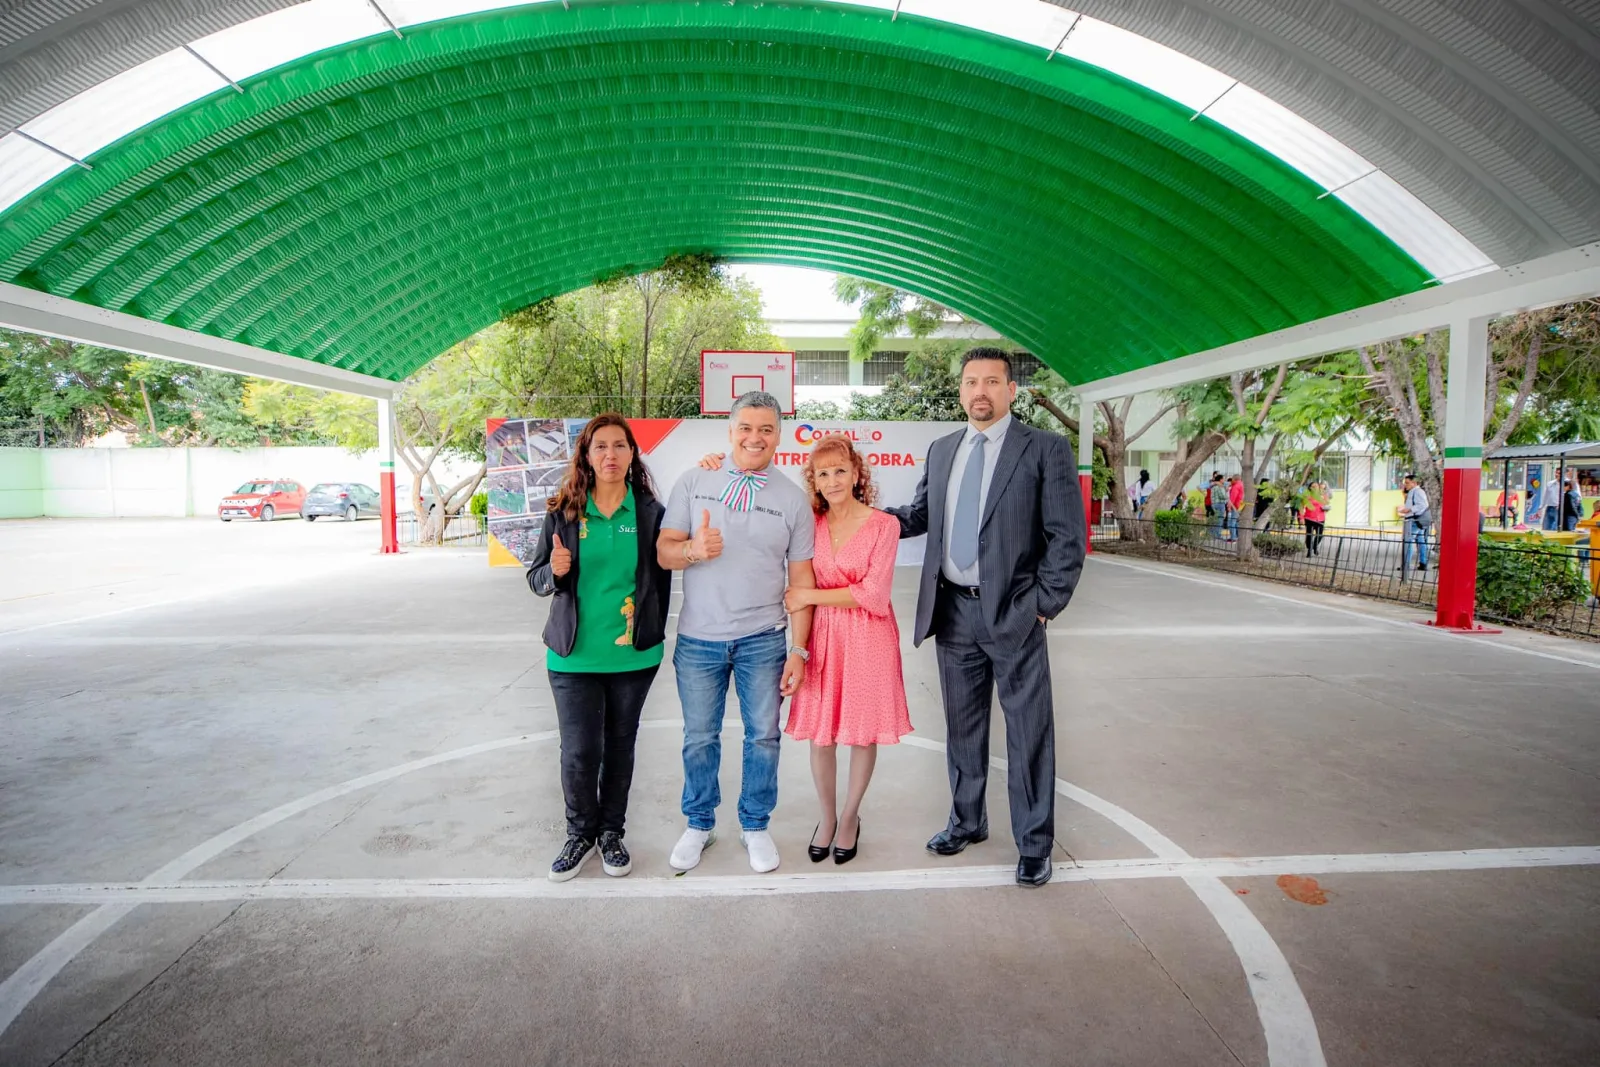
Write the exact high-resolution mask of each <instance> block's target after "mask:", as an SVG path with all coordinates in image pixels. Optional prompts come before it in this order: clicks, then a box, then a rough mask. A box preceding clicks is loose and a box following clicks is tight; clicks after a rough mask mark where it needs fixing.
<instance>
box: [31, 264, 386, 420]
mask: <svg viewBox="0 0 1600 1067" xmlns="http://www.w3.org/2000/svg"><path fill="white" fill-rule="evenodd" d="M0 325H4V326H8V327H10V328H12V329H16V330H24V331H27V332H28V333H38V334H44V335H45V336H47V337H59V338H62V339H63V340H67V341H77V342H78V343H80V344H87V345H99V346H101V347H103V348H113V349H117V350H119V351H122V352H132V353H133V354H134V355H139V356H153V357H155V358H157V359H170V360H175V361H176V362H179V363H189V364H192V365H194V366H196V367H211V368H213V369H215V370H225V371H232V372H233V373H235V374H248V375H252V376H254V377H257V378H271V379H274V380H275V381H280V382H290V383H293V384H295V385H309V386H312V387H313V388H316V389H332V390H335V391H337V392H341V393H354V394H355V395H357V396H370V397H376V398H378V399H388V398H389V397H390V396H392V395H393V394H394V391H395V389H396V388H398V384H397V383H395V382H391V381H387V380H385V379H383V378H375V377H373V376H372V375H370V374H358V373H356V372H354V371H347V370H341V369H339V368H338V367H328V366H324V365H323V364H321V363H314V362H312V361H311V360H308V359H298V358H296V357H294V356H286V355H283V354H282V353H281V352H270V351H268V350H267V349H265V348H256V347H254V346H252V345H246V344H240V343H239V342H237V341H228V340H224V339H223V338H220V337H211V336H209V335H207V334H203V333H196V332H195V331H193V330H185V329H181V328H180V327H177V326H169V325H167V324H166V323H164V322H151V321H150V320H148V319H141V318H139V317H138V316H136V315H127V314H124V313H123V312H120V311H107V310H106V309H104V308H97V307H95V306H94V305H92V304H84V303H80V302H79V301H76V300H67V299H65V298H63V297H59V296H51V295H50V294H49V293H41V292H39V291H38V290H36V289H26V288H23V287H22V286H20V285H12V284H11V283H9V282H0Z"/></svg>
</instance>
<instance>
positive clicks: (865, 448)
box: [772, 422, 917, 467]
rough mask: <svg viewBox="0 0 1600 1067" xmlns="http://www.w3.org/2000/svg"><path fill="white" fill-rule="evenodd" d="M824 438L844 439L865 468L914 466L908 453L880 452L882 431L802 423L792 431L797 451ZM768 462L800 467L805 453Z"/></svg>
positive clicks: (782, 455) (779, 455)
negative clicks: (863, 461)
mask: <svg viewBox="0 0 1600 1067" xmlns="http://www.w3.org/2000/svg"><path fill="white" fill-rule="evenodd" d="M825 437H843V438H845V439H846V440H848V441H849V442H850V443H851V444H853V445H855V446H856V448H857V450H858V451H860V453H861V454H862V456H864V457H865V458H866V461H867V465H868V466H869V467H915V466H916V465H917V461H916V457H914V456H913V455H912V454H911V453H910V452H901V451H893V452H888V451H881V450H882V449H884V448H885V447H886V446H885V445H884V444H883V431H882V430H869V429H866V428H864V427H859V426H813V425H812V424H811V423H809V422H802V423H801V424H800V425H798V426H796V427H795V428H794V440H795V443H796V444H797V445H799V446H800V447H801V448H811V447H813V446H814V445H816V443H817V442H818V441H821V440H822V439H823V438H825ZM875 449H876V450H877V451H875ZM772 461H773V462H774V463H776V464H777V465H778V466H780V467H802V466H804V465H805V462H806V454H805V453H804V452H779V453H777V454H775V455H774V456H773V457H772Z"/></svg>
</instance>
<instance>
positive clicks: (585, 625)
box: [528, 412, 672, 882]
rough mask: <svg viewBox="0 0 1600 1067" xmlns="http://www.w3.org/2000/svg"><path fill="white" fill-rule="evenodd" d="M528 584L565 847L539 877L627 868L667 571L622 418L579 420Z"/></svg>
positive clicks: (643, 474)
mask: <svg viewBox="0 0 1600 1067" xmlns="http://www.w3.org/2000/svg"><path fill="white" fill-rule="evenodd" d="M546 508H547V511H546V514H545V519H544V524H543V526H542V527H541V528H540V530H539V540H538V543H537V545H536V546H535V548H534V552H533V558H532V560H531V561H530V564H529V567H528V585H529V587H530V588H532V590H533V591H534V593H536V594H538V595H539V596H551V597H554V600H553V601H552V602H551V604H550V615H549V618H548V619H547V620H546V621H545V627H544V643H545V646H546V651H545V668H546V669H547V670H548V671H549V675H550V693H551V695H552V696H553V697H554V698H555V704H556V719H557V722H558V723H559V725H560V731H561V792H562V794H563V795H564V796H565V797H566V806H567V843H566V844H565V845H563V846H562V848H561V854H560V855H559V856H557V857H556V860H555V862H554V863H552V864H551V865H550V880H551V881H553V882H565V881H567V880H569V879H571V878H575V877H577V875H578V872H579V871H581V870H582V869H583V866H584V864H586V863H587V862H589V860H590V859H591V858H592V857H593V856H594V854H595V852H596V851H598V852H599V853H600V860H601V863H602V865H603V868H604V870H605V872H606V873H607V874H609V875H611V876H612V877H614V878H619V877H621V876H623V875H625V874H627V873H628V872H629V871H630V870H632V869H633V860H632V858H631V857H630V856H629V855H628V850H627V848H626V846H624V845H623V843H622V838H623V834H624V833H625V832H626V830H627V826H626V821H627V816H628V792H629V789H630V788H631V786H632V784H633V750H634V741H635V739H636V738H637V737H638V733H639V715H640V712H641V711H643V709H644V700H645V696H646V695H647V694H648V693H649V692H650V683H651V682H653V681H655V677H656V671H657V670H658V669H659V668H660V666H661V656H662V646H663V643H664V642H665V640H666V632H667V599H668V597H669V596H670V595H671V593H672V576H671V575H670V574H668V573H667V571H666V569H665V568H663V567H661V566H660V565H659V564H658V563H657V562H656V551H655V545H656V536H657V534H658V533H659V531H660V529H661V517H662V507H661V505H660V503H658V502H657V500H656V496H655V490H654V487H653V486H652V485H651V482H650V475H649V473H648V472H647V471H646V470H645V468H644V461H643V459H642V458H641V457H640V453H639V447H638V444H637V443H636V442H635V440H634V437H633V430H632V428H630V427H629V426H628V421H627V420H626V419H624V418H623V417H622V416H621V415H618V414H616V413H615V412H607V413H606V414H604V415H597V416H595V417H594V418H592V419H590V420H589V422H588V423H587V424H586V425H585V426H584V428H583V432H581V433H580V434H579V435H578V440H577V442H576V443H575V444H574V445H573V449H572V461H571V463H570V464H568V467H567V474H566V477H565V478H564V479H562V482H561V485H560V487H559V488H558V489H557V490H556V492H555V494H554V495H552V496H551V497H550V498H549V500H548V502H547V504H546Z"/></svg>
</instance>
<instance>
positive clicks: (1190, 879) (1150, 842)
mask: <svg viewBox="0 0 1600 1067" xmlns="http://www.w3.org/2000/svg"><path fill="white" fill-rule="evenodd" d="M900 740H901V743H902V744H908V745H911V746H913V747H916V748H926V749H931V750H933V751H937V752H943V751H944V750H945V746H944V744H943V743H942V742H939V741H930V740H928V739H927V738H925V737H915V736H910V737H903V738H901V739H900ZM989 762H990V764H991V765H992V766H994V767H997V768H999V769H1000V770H1002V771H1004V770H1005V769H1006V761H1005V760H1004V759H1001V758H999V757H994V758H991V759H990V760H989ZM1056 792H1057V793H1059V794H1060V795H1061V796H1064V797H1066V798H1067V799H1068V800H1072V801H1075V802H1076V803H1078V804H1081V805H1083V806H1084V807H1086V808H1088V809H1089V810H1090V811H1093V812H1096V813H1097V814H1099V815H1100V816H1101V817H1103V818H1105V819H1107V820H1109V821H1110V822H1111V823H1113V824H1114V825H1116V826H1117V827H1118V828H1119V829H1121V830H1122V831H1123V832H1124V833H1126V834H1128V835H1129V836H1131V837H1133V838H1134V839H1135V840H1136V841H1138V842H1139V843H1140V844H1141V845H1143V846H1144V847H1145V848H1147V849H1149V850H1150V851H1151V852H1153V853H1155V855H1156V856H1157V858H1159V859H1164V860H1191V859H1193V858H1194V857H1193V856H1191V855H1189V853H1188V852H1186V851H1184V849H1183V848H1182V847H1181V846H1180V845H1179V844H1178V843H1177V842H1176V841H1173V840H1172V839H1171V838H1170V837H1168V836H1167V835H1166V834H1163V833H1162V832H1161V831H1160V830H1157V829H1156V828H1155V827H1154V826H1151V825H1150V824H1149V823H1147V822H1145V821H1144V820H1143V819H1141V818H1139V817H1138V816H1137V815H1135V814H1133V813H1132V812H1131V811H1128V810H1127V809H1125V808H1122V807H1119V806H1117V805H1116V804H1113V803H1111V802H1110V801H1109V800H1106V799H1104V798H1103V797H1099V796H1096V795H1095V794H1094V793H1091V792H1089V791H1088V790H1086V789H1080V788H1078V787H1077V786H1075V785H1073V784H1072V783H1071V782H1064V781H1062V780H1061V779H1060V778H1057V779H1056ZM1181 877H1182V878H1183V882H1184V884H1185V885H1187V886H1188V887H1189V889H1190V890H1191V891H1192V892H1193V893H1194V895H1195V896H1196V897H1197V898H1199V900H1200V903H1201V904H1202V905H1203V906H1204V907H1205V909H1206V910H1207V911H1209V912H1210V913H1211V918H1212V919H1213V920H1214V921H1215V922H1216V924H1217V925H1218V926H1219V927H1221V929H1222V933H1223V936H1225V937H1226V938H1227V939H1228V944H1230V945H1232V946H1233V952H1234V955H1235V956H1237V957H1238V959H1239V966H1240V967H1242V968H1244V980H1245V986H1246V988H1248V989H1249V990H1250V998H1251V999H1252V1000H1253V1001H1254V1002H1255V1006H1256V1017H1257V1018H1258V1019H1260V1020H1261V1031H1262V1034H1263V1035H1264V1036H1265V1037H1266V1040H1267V1063H1268V1064H1269V1065H1270V1067H1326V1065H1327V1060H1326V1059H1325V1058H1324V1056H1323V1054H1322V1039H1321V1038H1320V1037H1319V1036H1318V1034H1317V1021H1316V1019H1315V1018H1314V1017H1313V1016H1312V1014H1311V1005H1310V1004H1308V1003H1307V1002H1306V995H1305V992H1304V991H1303V990H1302V989H1301V988H1300V983H1299V981H1298V980H1296V978H1295V976H1294V969H1293V968H1292V967H1290V966H1289V961H1288V959H1287V958H1286V957H1285V956H1284V954H1283V950H1282V949H1280V948H1279V947H1278V943H1277V942H1276V941H1274V940H1273V939H1272V935H1271V934H1270V933H1268V932H1267V928H1266V927H1265V926H1263V925H1262V924H1261V920H1260V919H1258V918H1256V916H1255V913H1254V912H1252V911H1251V910H1250V909H1249V908H1248V907H1246V906H1245V903H1244V901H1243V900H1240V899H1239V896H1238V895H1237V894H1236V893H1234V891H1233V890H1231V889H1229V888H1228V887H1227V886H1226V885H1224V884H1223V883H1222V881H1221V880H1220V879H1218V878H1215V877H1211V876H1208V875H1198V874H1191V875H1183V876H1181Z"/></svg>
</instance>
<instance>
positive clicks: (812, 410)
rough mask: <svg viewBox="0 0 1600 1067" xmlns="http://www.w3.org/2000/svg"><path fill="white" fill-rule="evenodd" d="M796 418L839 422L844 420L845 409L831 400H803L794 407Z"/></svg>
mask: <svg viewBox="0 0 1600 1067" xmlns="http://www.w3.org/2000/svg"><path fill="white" fill-rule="evenodd" d="M794 417H795V418H797V419H817V420H818V421H829V422H837V421H838V420H840V419H842V418H844V417H845V414H844V408H842V407H840V406H839V405H838V404H835V403H834V402H833V401H831V400H802V401H800V403H798V404H796V405H795V406H794Z"/></svg>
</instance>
